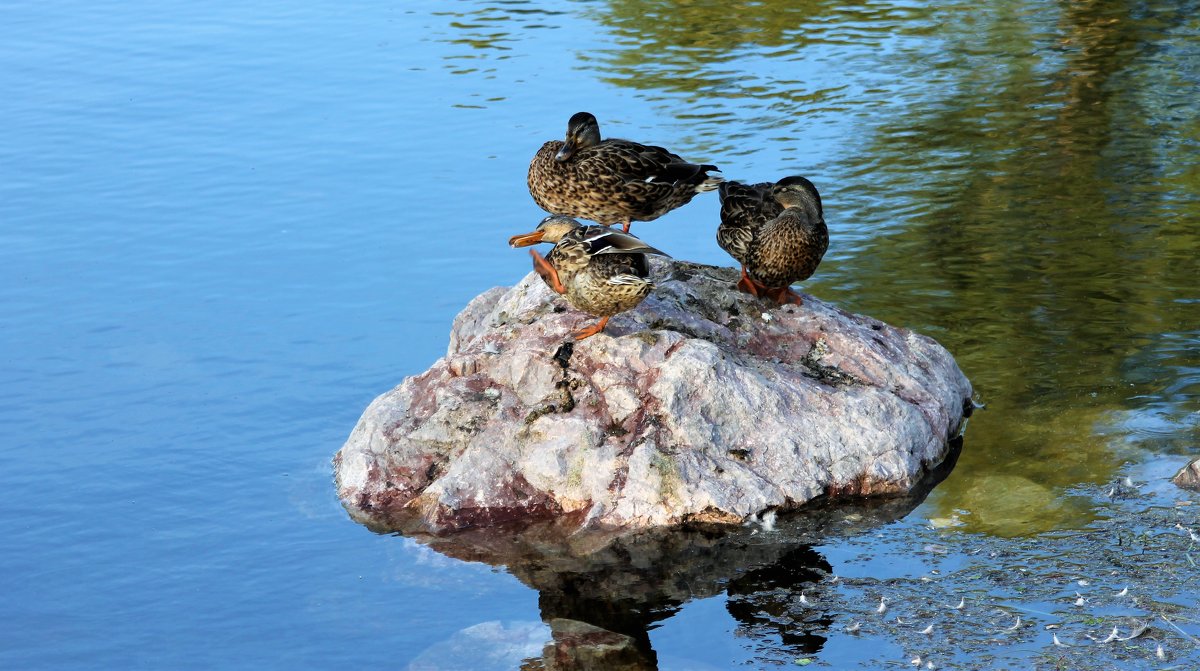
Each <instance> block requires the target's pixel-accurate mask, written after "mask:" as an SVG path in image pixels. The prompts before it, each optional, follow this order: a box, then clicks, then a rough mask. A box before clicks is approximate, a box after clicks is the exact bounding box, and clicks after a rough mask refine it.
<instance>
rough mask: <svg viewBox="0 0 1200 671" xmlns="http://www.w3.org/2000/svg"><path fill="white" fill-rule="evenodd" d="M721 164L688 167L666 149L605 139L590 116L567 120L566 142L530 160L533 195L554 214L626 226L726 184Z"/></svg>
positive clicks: (550, 145) (547, 146) (584, 114)
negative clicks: (713, 173) (722, 183)
mask: <svg viewBox="0 0 1200 671" xmlns="http://www.w3.org/2000/svg"><path fill="white" fill-rule="evenodd" d="M710 171H712V172H719V170H718V168H717V166H715V165H709V164H697V163H688V162H687V161H685V160H683V159H682V158H680V157H679V156H678V155H676V154H673V153H671V152H669V151H667V150H666V149H663V148H662V147H655V146H652V145H645V144H640V143H637V142H632V141H630V140H620V139H616V138H609V139H607V140H601V139H600V124H599V123H598V122H597V121H596V117H595V116H593V115H592V114H590V113H589V112H579V113H577V114H575V115H574V116H572V117H571V118H570V120H569V121H567V135H566V138H565V139H564V140H551V141H549V142H547V143H545V144H543V145H542V148H541V149H539V150H538V151H537V153H536V154H534V155H533V160H531V161H530V162H529V178H528V182H529V193H530V195H532V196H533V200H534V202H536V203H537V204H538V207H540V208H542V209H543V210H545V211H547V212H549V213H551V214H561V215H565V216H569V217H579V218H582V219H590V220H591V221H594V222H596V223H598V224H605V225H615V224H621V225H622V230H623V231H624V232H625V233H628V232H629V227H630V225H631V223H632V222H634V221H651V220H653V219H657V218H659V217H661V216H662V215H664V214H666V213H667V212H670V211H671V210H674V209H675V208H677V207H680V206H682V205H685V204H687V203H688V202H689V201H690V200H691V199H692V198H693V197H694V196H696V194H699V193H704V192H706V191H712V190H713V189H716V188H717V186H718V185H719V184H720V183H721V182H722V181H724V180H723V179H722V178H721V177H720V176H717V175H709V174H708V173H709V172H710Z"/></svg>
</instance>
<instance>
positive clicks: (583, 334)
mask: <svg viewBox="0 0 1200 671" xmlns="http://www.w3.org/2000/svg"><path fill="white" fill-rule="evenodd" d="M607 323H608V317H605V318H604V319H601V320H600V321H598V322H596V323H595V324H592V325H591V326H589V327H587V328H585V329H583V330H580V331H576V332H574V333H572V334H571V335H572V336H574V337H575V341H576V342H578V341H580V340H583V339H584V338H590V337H591V336H594V335H596V334H597V333H599V332H601V331H603V330H604V325H605V324H607Z"/></svg>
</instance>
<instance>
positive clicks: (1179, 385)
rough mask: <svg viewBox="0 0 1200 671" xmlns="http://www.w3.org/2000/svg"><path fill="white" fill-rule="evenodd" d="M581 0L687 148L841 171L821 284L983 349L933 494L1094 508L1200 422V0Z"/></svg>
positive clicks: (980, 522) (989, 514) (595, 59)
mask: <svg viewBox="0 0 1200 671" xmlns="http://www.w3.org/2000/svg"><path fill="white" fill-rule="evenodd" d="M571 7H572V8H573V9H574V10H575V11H577V12H582V13H583V15H584V16H587V17H588V18H590V19H592V20H593V21H595V22H596V23H597V24H598V25H599V26H601V27H602V28H603V29H604V30H606V31H607V32H606V33H605V34H604V35H603V36H602V38H601V39H600V43H601V44H602V46H599V47H597V46H596V45H595V44H591V46H589V47H586V48H585V47H580V48H579V49H578V50H577V53H575V54H574V57H575V58H576V59H577V60H578V62H579V69H580V70H582V71H586V72H588V73H590V75H591V76H593V77H596V78H598V79H600V80H602V81H605V82H609V83H611V84H613V85H616V86H619V87H624V88H627V89H629V90H632V91H634V92H636V95H637V96H638V97H641V98H643V99H645V100H648V101H650V103H651V104H652V105H653V106H655V107H656V108H657V109H658V110H659V111H660V112H661V114H662V115H663V117H664V123H666V119H667V118H668V117H669V118H673V119H674V120H675V121H676V122H677V123H678V124H679V126H678V127H681V128H686V129H687V132H688V133H690V136H688V137H684V138H681V139H680V142H679V143H678V144H677V145H675V148H676V149H677V150H680V151H681V152H683V153H685V154H688V155H696V156H704V157H706V159H707V160H711V161H712V162H714V163H717V164H719V165H721V166H722V168H724V169H725V172H726V175H727V176H729V177H731V178H736V179H751V180H755V181H757V180H761V179H768V178H774V177H773V176H775V177H777V176H782V175H784V174H789V173H791V172H796V171H800V172H804V173H806V174H808V175H809V176H810V177H813V178H814V181H817V183H818V185H819V186H820V188H821V189H822V193H823V195H825V202H826V209H827V217H828V220H829V223H830V228H831V237H832V247H831V252H830V255H829V256H828V257H827V259H826V262H825V263H824V264H823V266H822V268H821V269H820V270H819V271H818V274H817V276H816V277H815V278H814V279H813V280H811V281H810V282H808V283H806V285H805V287H804V288H805V290H807V291H811V292H812V293H814V294H816V295H818V296H821V297H822V298H825V299H828V300H833V301H836V302H837V303H839V304H841V305H843V306H844V307H846V308H847V309H850V310H854V311H857V312H863V313H868V314H871V315H873V316H876V317H879V318H881V319H884V320H887V321H889V322H891V323H894V324H899V325H904V326H908V327H911V328H914V329H916V330H918V331H921V332H923V333H927V334H929V335H932V336H933V337H935V338H937V339H938V340H939V341H941V342H942V343H943V344H944V345H946V346H947V347H948V348H949V349H950V350H951V351H952V352H953V353H954V354H955V356H956V357H957V358H958V361H959V363H960V365H961V366H962V368H963V370H964V371H965V372H966V373H967V375H968V376H969V377H970V378H971V380H972V382H973V383H974V385H975V387H976V389H977V390H978V393H979V395H980V398H981V400H983V401H984V402H986V403H987V406H988V407H987V409H986V410H985V411H981V412H979V413H977V414H976V416H975V417H974V418H973V419H972V421H971V424H970V427H969V430H968V433H967V441H966V448H965V450H964V451H963V454H962V457H961V459H960V460H959V464H958V467H957V470H956V471H955V473H954V474H953V475H952V476H951V477H950V479H949V480H947V481H946V482H945V483H943V484H942V485H941V487H940V488H939V489H938V491H937V492H936V493H935V496H934V497H933V498H932V499H931V502H930V503H929V504H927V506H929V507H930V511H929V513H928V514H929V516H930V517H935V516H936V517H941V518H951V517H956V516H957V518H958V519H959V520H961V521H962V522H963V523H964V524H965V525H966V526H965V528H967V529H970V530H979V531H987V532H989V533H995V534H1001V535H1020V534H1028V533H1036V532H1039V531H1044V530H1047V529H1052V528H1061V527H1076V526H1080V525H1082V524H1085V523H1086V522H1087V521H1089V519H1090V516H1091V514H1092V513H1091V508H1090V507H1089V506H1088V505H1086V504H1085V503H1082V502H1077V501H1076V500H1075V499H1072V498H1071V497H1069V496H1067V492H1066V490H1067V489H1068V488H1070V487H1073V486H1078V485H1088V484H1095V485H1103V484H1104V483H1107V482H1109V481H1111V480H1112V479H1114V477H1115V475H1116V474H1117V472H1118V470H1119V469H1120V468H1121V467H1122V465H1123V464H1125V463H1127V462H1130V461H1137V460H1142V459H1147V458H1153V457H1154V456H1155V455H1163V454H1185V453H1187V452H1189V451H1195V450H1196V449H1197V446H1198V445H1200V401H1198V398H1200V355H1198V351H1200V279H1197V278H1200V261H1198V260H1197V259H1198V258H1200V167H1198V166H1200V161H1198V160H1197V156H1200V151H1198V150H1200V112H1197V110H1198V109H1200V106H1197V105H1196V101H1195V91H1197V90H1198V87H1197V85H1198V84H1200V11H1198V10H1200V7H1197V3H1195V2H1185V3H1164V2H1120V1H1111V0H1110V1H1099V2H1035V1H1032V0H1002V1H1000V2H995V3H987V4H986V6H980V5H979V4H978V3H969V4H967V3H963V4H958V5H938V6H930V7H913V6H903V5H900V4H888V3H882V2H857V3H845V4H838V3H833V2H819V1H812V0H810V1H805V2H797V1H791V2H788V1H771V0H763V1H759V2H709V1H700V2H670V1H667V0H657V1H652V2H641V1H639V2H634V1H633V0H609V1H608V2H604V3H582V4H573V5H571ZM492 11H497V10H495V9H494V8H493V10H492ZM689 143H690V144H689ZM819 148H826V151H827V152H829V153H825V154H821V153H820V151H819ZM834 150H836V153H833V152H834ZM715 224H716V221H715V218H714V220H713V226H714V228H715ZM730 263H732V262H730Z"/></svg>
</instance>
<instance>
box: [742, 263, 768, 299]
mask: <svg viewBox="0 0 1200 671" xmlns="http://www.w3.org/2000/svg"><path fill="white" fill-rule="evenodd" d="M737 288H738V289H739V290H741V291H744V292H746V293H748V294H750V295H751V296H754V297H758V296H759V295H760V293H761V292H762V291H765V290H766V287H764V286H762V285H761V284H759V283H758V282H755V281H754V280H752V279H750V276H749V275H747V274H746V266H745V265H743V266H742V279H740V280H738V283H737Z"/></svg>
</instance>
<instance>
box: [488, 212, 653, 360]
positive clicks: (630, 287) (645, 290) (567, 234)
mask: <svg viewBox="0 0 1200 671" xmlns="http://www.w3.org/2000/svg"><path fill="white" fill-rule="evenodd" d="M508 242H509V244H510V245H512V246H513V247H528V246H530V245H536V244H538V243H539V242H549V243H553V244H554V249H551V250H550V252H549V253H548V254H546V256H545V257H544V258H543V257H542V255H541V254H538V252H537V250H534V249H531V250H529V253H530V255H532V256H533V268H534V270H535V271H536V272H537V273H538V275H540V276H541V278H542V280H544V281H545V282H546V285H547V286H549V287H550V288H551V289H552V290H554V291H555V292H557V293H559V294H561V295H562V296H563V297H564V298H566V299H567V302H568V303H570V304H571V305H572V306H573V307H574V308H575V309H577V310H581V311H583V312H586V313H588V314H590V315H593V316H596V317H600V318H601V319H600V321H599V322H598V323H596V324H593V325H592V326H589V327H588V328H585V329H583V330H581V331H578V332H576V333H574V334H572V335H573V336H574V337H575V339H576V340H582V339H584V338H587V337H589V336H592V335H595V334H597V333H599V332H600V331H601V330H603V329H604V326H605V325H606V324H608V319H609V317H612V316H613V315H615V314H618V313H621V312H625V311H626V310H632V309H633V308H635V307H637V305H638V304H639V303H641V302H642V301H643V300H645V298H646V296H648V295H649V294H650V290H651V289H653V288H654V284H653V283H652V282H651V281H650V279H649V277H650V264H649V263H648V262H647V260H646V254H660V255H662V256H667V255H666V254H664V253H663V252H661V251H659V250H657V249H655V248H653V247H651V246H649V245H647V244H646V243H644V242H642V241H641V240H639V239H637V238H636V237H634V236H632V235H630V234H628V233H623V232H621V231H618V230H616V229H613V228H609V227H607V226H584V225H583V224H580V223H579V222H578V221H576V220H574V219H572V218H570V217H566V216H562V215H551V216H549V217H546V218H545V219H543V220H542V222H541V223H540V224H538V227H537V228H536V229H534V231H533V232H532V233H525V234H522V235H516V236H513V237H512V238H511V239H510V240H509V241H508Z"/></svg>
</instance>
